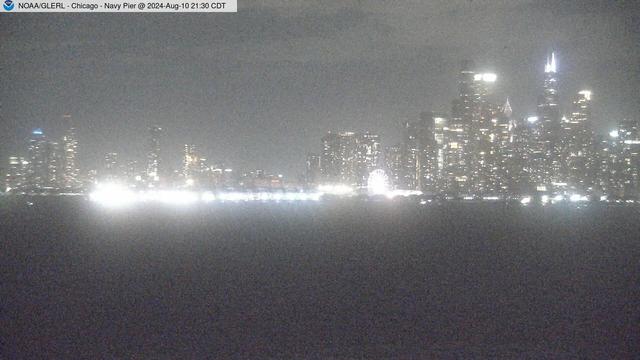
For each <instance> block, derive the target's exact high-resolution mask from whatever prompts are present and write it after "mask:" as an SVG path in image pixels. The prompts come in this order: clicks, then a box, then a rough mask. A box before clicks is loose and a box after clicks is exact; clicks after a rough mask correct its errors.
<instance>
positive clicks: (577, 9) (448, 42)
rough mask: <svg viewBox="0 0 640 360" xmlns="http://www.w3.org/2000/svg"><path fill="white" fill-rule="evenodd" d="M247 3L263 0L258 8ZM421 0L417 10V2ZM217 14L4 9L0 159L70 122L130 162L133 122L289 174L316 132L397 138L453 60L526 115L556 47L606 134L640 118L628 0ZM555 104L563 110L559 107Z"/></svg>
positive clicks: (635, 31)
mask: <svg viewBox="0 0 640 360" xmlns="http://www.w3.org/2000/svg"><path fill="white" fill-rule="evenodd" d="M255 3H259V4H260V5H255ZM427 3H429V4H427ZM238 7H239V10H238V12H237V13H228V14H154V15H152V14H58V15H56V14H1V15H0V119H1V124H2V126H1V128H0V144H1V145H0V155H1V156H2V159H3V161H6V158H7V156H9V155H11V154H13V153H16V152H18V153H19V152H24V148H25V145H24V139H25V138H27V137H28V134H29V131H30V129H32V128H35V127H42V128H43V129H44V130H45V132H46V133H49V134H51V135H53V136H58V135H59V134H61V131H62V127H61V126H60V123H61V119H62V115H63V114H67V113H68V114H71V115H72V116H73V119H74V122H75V124H76V127H77V128H78V133H79V141H80V151H81V160H82V163H81V165H82V166H83V167H84V168H85V169H86V168H88V167H94V168H95V167H97V166H96V164H92V163H93V162H95V161H99V160H100V159H102V157H103V154H104V153H105V152H109V151H115V152H118V153H120V154H121V158H122V159H123V160H125V159H141V158H142V156H143V154H144V144H145V139H146V135H147V133H146V128H147V127H148V126H149V125H152V124H157V125H160V126H162V127H164V128H165V129H166V137H165V142H164V149H163V151H164V156H165V158H167V160H168V161H169V162H170V165H171V166H178V159H179V156H180V149H181V147H182V144H184V143H194V144H196V145H197V146H199V147H200V148H201V150H202V153H203V154H204V155H205V156H206V157H207V158H208V159H209V160H210V161H211V162H214V163H215V162H218V161H226V162H227V163H228V164H230V165H231V166H233V167H234V168H238V169H245V170H248V169H252V168H262V169H265V170H267V171H271V172H280V173H284V174H285V175H288V176H295V175H297V174H298V173H300V172H302V171H303V167H304V160H305V154H306V153H307V152H310V151H315V152H317V151H319V149H320V137H321V136H322V135H323V134H324V133H325V132H326V131H328V130H354V131H366V130H369V131H372V132H377V133H379V134H381V135H382V137H383V144H384V145H390V144H392V143H393V142H396V141H398V140H399V139H400V131H401V128H400V124H401V123H402V122H403V121H406V120H410V119H415V118H417V117H418V114H419V113H420V112H421V111H424V110H432V111H443V112H449V111H450V107H451V100H452V99H453V98H454V96H455V94H456V76H457V70H458V68H459V64H460V61H461V60H463V59H471V60H474V61H475V62H476V64H477V65H478V69H479V70H487V71H493V72H496V73H497V74H498V82H497V83H496V91H495V94H494V95H495V96H494V99H495V101H496V102H503V101H504V99H505V97H506V96H508V97H509V99H510V101H511V104H512V107H513V110H514V116H519V117H521V116H527V115H530V114H532V113H533V112H534V111H535V103H536V97H537V95H538V94H539V93H540V91H541V87H542V77H543V74H542V73H543V68H544V63H545V58H546V56H547V53H549V52H550V51H551V50H555V51H556V54H557V59H558V68H559V78H560V90H561V94H560V96H561V98H562V101H563V103H567V102H568V101H569V100H570V98H571V97H572V96H573V94H575V93H576V92H577V91H578V90H581V89H590V90H592V91H593V93H594V95H593V99H594V116H595V121H596V123H597V125H596V126H597V128H598V130H599V131H602V132H604V131H605V130H606V129H608V128H610V127H611V126H613V124H615V123H616V122H617V121H618V120H619V119H621V118H623V117H626V118H638V117H639V116H640V115H639V114H640V101H639V95H638V93H639V92H640V19H639V17H640V16H639V15H640V4H639V3H638V2H637V1H587V0H577V1H566V0H563V1H555V0H553V1H551V0H543V1H525V0H505V1H429V2H427V1H424V0H413V1H402V2H399V1H345V0H340V1H309V2H302V1H287V0H277V1H259V2H258V1H253V0H252V1H248V0H238ZM564 108H565V109H566V110H565V112H568V108H567V107H564Z"/></svg>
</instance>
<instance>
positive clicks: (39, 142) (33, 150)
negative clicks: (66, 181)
mask: <svg viewBox="0 0 640 360" xmlns="http://www.w3.org/2000/svg"><path fill="white" fill-rule="evenodd" d="M28 153H29V155H28V162H29V165H28V166H27V171H26V184H25V187H26V188H27V189H28V191H29V192H36V193H46V192H51V191H57V190H58V189H59V185H60V184H59V180H60V172H61V166H60V165H61V161H60V160H61V159H60V154H59V147H58V143H56V142H52V141H49V140H48V139H47V138H46V137H45V135H44V132H43V131H42V129H35V130H33V132H32V133H31V138H30V139H29V148H28Z"/></svg>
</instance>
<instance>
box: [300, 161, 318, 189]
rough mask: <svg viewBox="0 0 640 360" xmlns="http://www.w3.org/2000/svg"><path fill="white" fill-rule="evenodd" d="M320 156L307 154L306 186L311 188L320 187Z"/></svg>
mask: <svg viewBox="0 0 640 360" xmlns="http://www.w3.org/2000/svg"><path fill="white" fill-rule="evenodd" d="M320 171H321V167H320V155H318V154H307V162H306V167H305V175H304V178H305V184H306V186H309V187H314V186H316V185H318V183H319V181H320V174H321V172H320Z"/></svg>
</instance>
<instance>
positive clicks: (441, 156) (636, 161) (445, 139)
mask: <svg viewBox="0 0 640 360" xmlns="http://www.w3.org/2000/svg"><path fill="white" fill-rule="evenodd" d="M497 78H498V77H497V75H496V74H493V73H482V72H478V71H476V69H474V65H473V63H471V62H464V63H463V64H462V67H461V70H460V73H459V74H458V96H457V97H456V98H455V99H454V100H453V102H452V107H451V112H450V113H448V114H445V113H433V112H424V113H422V114H420V117H419V118H418V119H417V120H416V121H409V122H406V123H405V126H404V129H403V141H402V142H401V143H400V144H397V145H393V146H390V147H387V148H385V149H384V150H383V149H382V148H381V145H380V138H379V136H378V135H375V134H371V133H363V134H356V133H352V132H329V133H328V134H327V135H326V136H324V137H323V138H322V149H321V152H320V153H319V154H310V155H308V158H307V169H306V177H305V178H306V180H307V181H308V182H309V183H316V184H323V183H340V184H345V185H349V186H353V187H362V186H365V185H366V180H367V174H368V173H370V172H371V171H373V170H374V169H383V170H384V171H385V172H386V174H387V176H388V178H389V180H390V182H391V185H392V186H393V187H394V188H396V189H406V190H420V191H423V192H425V193H428V194H433V195H441V196H446V197H452V198H458V197H460V198H503V199H504V198H511V197H519V196H522V195H534V194H540V195H542V196H558V195H563V196H564V195H576V194H579V195H581V196H585V197H589V196H592V197H598V196H599V197H602V196H608V197H611V198H624V197H637V196H638V191H639V182H638V181H639V179H638V176H639V169H640V157H639V152H640V131H639V126H638V121H629V120H623V121H621V122H620V123H619V124H618V126H617V129H616V130H614V131H612V132H611V133H610V134H609V135H608V136H600V135H597V134H596V132H595V131H594V119H593V116H592V112H591V107H592V93H591V91H588V90H581V91H577V92H576V93H575V94H574V95H573V96H572V101H571V108H570V109H561V106H560V94H559V93H558V71H557V64H556V58H555V55H554V54H553V53H552V54H551V55H550V56H549V58H548V59H547V63H546V65H545V68H544V84H543V87H542V91H541V95H540V97H539V99H538V104H537V113H536V114H535V115H532V116H527V117H515V116H514V115H513V110H512V108H511V106H510V104H509V101H508V99H504V101H503V103H495V102H492V98H493V97H492V96H491V95H492V89H493V87H494V86H495V84H496V81H497ZM563 110H564V111H563Z"/></svg>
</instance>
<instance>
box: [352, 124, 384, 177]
mask: <svg viewBox="0 0 640 360" xmlns="http://www.w3.org/2000/svg"><path fill="white" fill-rule="evenodd" d="M381 160H382V156H381V151H380V136H379V135H377V134H371V133H368V132H367V133H363V134H357V135H356V148H355V156H354V159H353V161H354V163H353V165H352V166H353V176H354V181H353V182H354V183H355V185H356V186H359V187H365V186H367V180H368V178H369V174H370V173H371V172H372V171H373V170H375V169H377V168H379V167H380V166H381V165H382V161H381Z"/></svg>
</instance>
